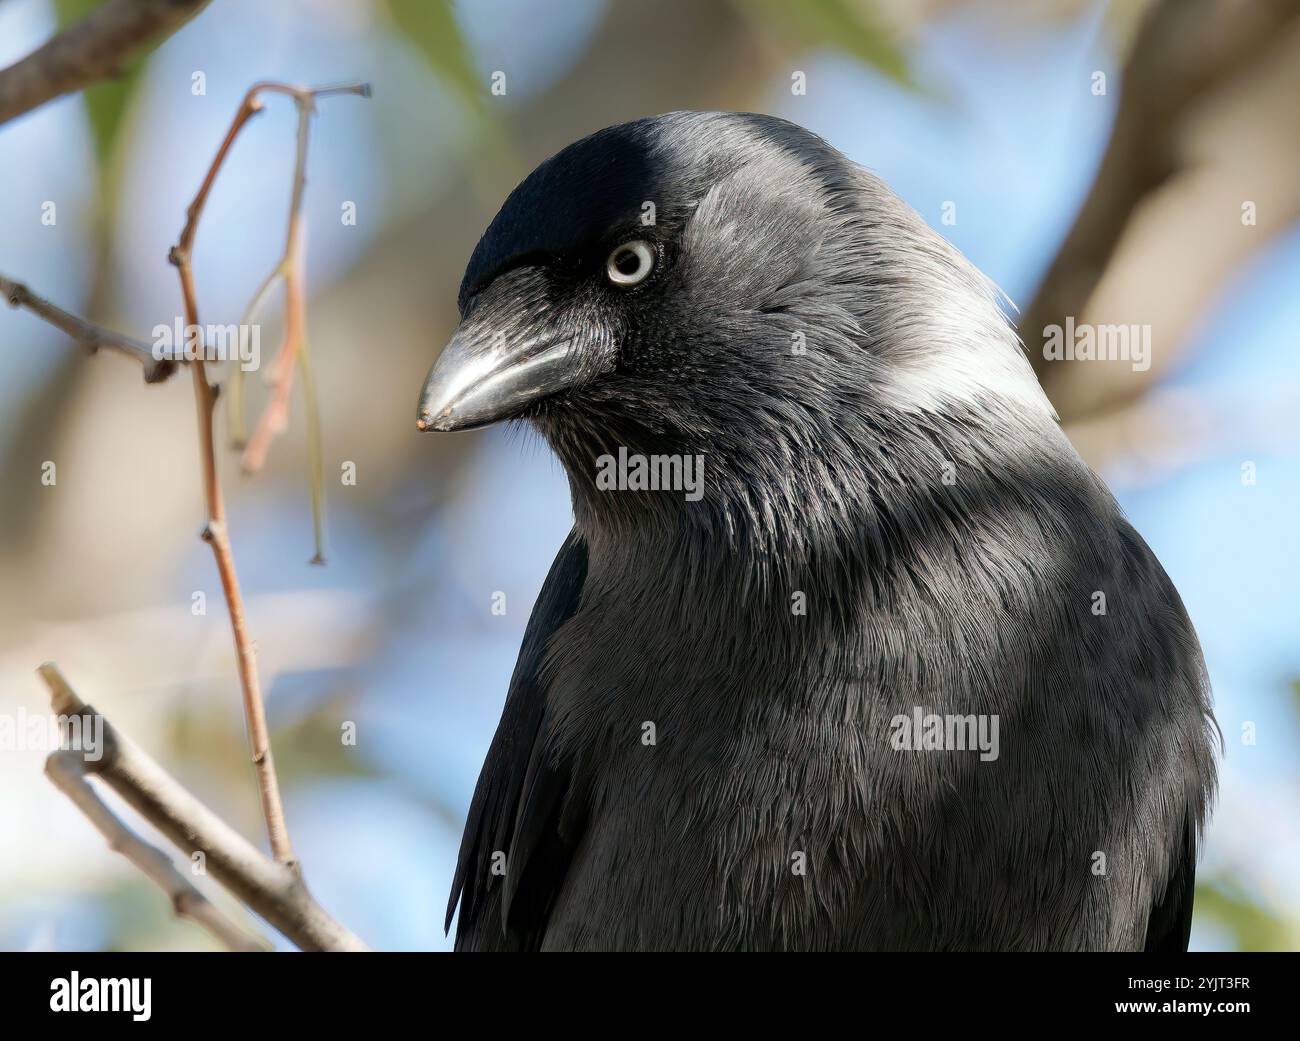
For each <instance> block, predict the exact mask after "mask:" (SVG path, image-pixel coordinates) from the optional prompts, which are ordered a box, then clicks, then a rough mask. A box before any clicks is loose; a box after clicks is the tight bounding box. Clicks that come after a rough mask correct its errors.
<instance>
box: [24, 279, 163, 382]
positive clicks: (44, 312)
mask: <svg viewBox="0 0 1300 1041" xmlns="http://www.w3.org/2000/svg"><path fill="white" fill-rule="evenodd" d="M0 295H2V296H4V298H5V299H6V300H7V301H8V302H9V306H10V307H23V308H26V309H27V310H28V311H31V312H32V314H34V315H36V316H37V317H38V318H42V319H44V320H45V321H47V322H49V323H50V324H51V325H52V326H54V327H55V328H57V329H62V330H63V331H64V332H65V333H67V334H68V335H69V336H71V337H72V338H73V339H74V340H76V341H77V342H78V343H80V344H81V345H82V346H83V347H85V348H86V349H87V350H88V351H90V352H91V353H92V354H93V353H94V352H95V351H97V350H99V348H101V347H108V348H110V349H112V350H115V351H120V352H121V353H122V354H125V355H126V356H127V357H128V358H132V359H134V360H135V361H138V362H139V363H140V364H141V366H143V368H144V381H145V382H146V383H161V382H162V381H163V380H165V379H166V378H167V377H168V376H170V375H171V374H172V373H173V372H175V371H176V363H175V362H174V361H172V360H169V359H165V358H162V359H160V358H155V357H154V354H153V350H152V349H151V348H150V347H149V345H148V344H145V343H141V342H140V341H139V340H133V339H131V337H129V336H123V335H122V334H121V333H115V332H113V330H111V329H105V328H103V327H102V326H98V325H92V324H91V323H90V322H87V321H86V320H85V319H84V318H78V317H77V316H76V315H74V314H69V313H68V312H67V311H65V310H63V309H62V308H61V307H56V306H55V305H54V304H52V303H50V302H49V301H48V300H46V299H44V298H42V297H39V296H37V295H36V294H35V293H33V292H32V291H31V290H30V289H28V288H27V287H26V286H25V285H23V284H22V283H21V282H14V281H12V280H10V279H8V278H5V277H4V276H3V275H0Z"/></svg>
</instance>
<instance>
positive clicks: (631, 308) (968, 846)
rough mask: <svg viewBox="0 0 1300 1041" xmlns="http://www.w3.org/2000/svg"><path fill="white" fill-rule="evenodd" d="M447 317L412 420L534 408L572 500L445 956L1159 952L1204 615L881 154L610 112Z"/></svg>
mask: <svg viewBox="0 0 1300 1041" xmlns="http://www.w3.org/2000/svg"><path fill="white" fill-rule="evenodd" d="M459 308H460V315H461V321H460V325H459V327H458V329H457V330H456V333H455V336H454V337H453V339H452V340H451V342H450V343H449V344H448V345H447V347H446V348H445V350H444V351H443V353H442V355H441V357H440V358H439V359H438V360H437V362H436V364H435V365H434V367H433V370H432V372H431V373H430V374H429V377H428V380H427V382H426V384H425V386H424V390H423V394H422V396H421V399H420V404H419V418H418V425H419V426H420V427H421V428H422V429H433V430H461V429H466V428H470V427H477V426H481V425H484V424H488V423H492V422H496V421H498V420H503V419H523V420H526V421H527V422H529V423H531V424H532V426H533V427H535V428H536V429H537V430H538V431H539V432H540V433H541V435H542V436H543V437H544V438H545V440H546V441H547V442H548V443H549V444H550V446H551V448H552V449H553V450H554V452H555V454H556V455H557V456H558V457H559V459H560V460H561V462H562V463H563V466H564V469H565V471H566V473H567V476H568V480H569V485H570V488H571V493H572V499H573V512H574V527H573V531H572V533H571V534H570V535H569V537H568V539H567V540H566V541H565V543H564V545H563V547H562V548H561V549H560V552H559V556H558V557H557V558H556V560H555V563H554V565H553V567H552V568H551V571H550V574H549V575H548V576H547V579H546V582H545V585H544V586H543V588H542V591H541V593H540V595H539V597H538V600H537V603H536V606H535V608H534V611H533V614H532V617H531V619H530V621H529V623H528V627H527V631H526V633H525V636H524V641H523V647H522V649H521V651H520V654H519V659H518V664H517V665H516V667H515V671H514V676H513V678H512V679H511V681H510V689H509V692H508V694H507V697H506V703H505V709H504V712H503V713H502V717H501V722H500V725H499V727H498V729H497V731H496V736H495V738H494V739H493V741H492V745H491V748H490V750H489V751H488V754H487V760H486V762H485V763H484V766H483V770H482V774H481V776H480V777H479V781H478V787H477V789H476V791H475V793H474V798H473V803H472V805H471V807H470V810H469V819H468V822H467V824H466V827H465V834H464V839H463V841H462V843H461V848H460V858H459V863H458V864H457V867H456V873H455V879H454V882H453V886H452V892H451V900H450V903H449V906H448V911H447V923H448V927H450V924H451V921H452V917H453V915H454V913H455V910H456V907H457V904H458V903H459V908H460V916H459V923H458V927H457V933H456V946H457V947H458V948H460V949H551V950H554V949H601V950H615V949H683V950H686V949H690V950H698V949H708V950H726V949H795V950H822V949H885V950H913V949H928V950H934V949H939V950H1047V949H1069V950H1078V949H1091V950H1099V949H1105V950H1141V949H1143V948H1145V949H1148V950H1152V949H1184V948H1185V947H1186V944H1187V937H1188V931H1189V924H1190V919H1191V907H1192V890H1193V875H1194V872H1195V861H1196V847H1197V837H1198V834H1199V833H1200V830H1201V827H1202V825H1203V823H1204V820H1205V816H1206V812H1207V806H1208V804H1209V802H1210V801H1211V799H1212V797H1213V791H1214V787H1215V758H1214V742H1213V740H1212V733H1213V730H1214V723H1213V718H1212V716H1211V708H1210V693H1209V687H1208V682H1207V679H1206V674H1205V669H1204V665H1203V662H1202V658H1201V652H1200V648H1199V646H1198V643H1197V639H1196V635H1195V633H1194V631H1193V629H1192V626H1191V623H1190V622H1189V620H1188V617H1187V614H1186V612H1185V611H1184V609H1183V606H1182V603H1181V602H1180V600H1179V597H1178V593H1177V592H1176V591H1175V589H1174V587H1173V585H1172V584H1171V583H1170V580H1169V578H1168V577H1167V576H1166V574H1165V572H1164V571H1163V569H1162V568H1161V566H1160V564H1159V563H1158V562H1157V561H1156V559H1155V557H1154V555H1153V554H1152V552H1151V550H1150V549H1149V548H1148V547H1147V545H1146V543H1145V542H1143V540H1142V538H1141V537H1140V536H1139V535H1138V534H1137V533H1136V532H1135V531H1134V529H1133V528H1132V527H1131V526H1130V525H1129V524H1128V522H1127V521H1126V520H1125V519H1124V517H1123V516H1122V515H1121V513H1120V510H1119V508H1118V506H1117V505H1116V503H1115V500H1114V499H1113V498H1112V496H1111V495H1110V493H1109V492H1108V491H1107V489H1106V488H1105V486H1104V485H1103V484H1102V483H1101V481H1100V479H1099V478H1097V477H1096V476H1095V475H1094V474H1093V473H1092V471H1091V470H1089V468H1088V467H1087V466H1086V465H1085V464H1084V463H1083V461H1082V460H1081V459H1080V458H1079V456H1078V455H1077V454H1076V453H1075V451H1074V449H1073V448H1072V447H1071V445H1070V444H1069V442H1068V441H1067V439H1066V438H1065V436H1064V435H1063V434H1062V432H1061V430H1060V428H1059V426H1058V423H1057V421H1056V416H1055V414H1054V412H1053V410H1052V408H1051V406H1050V405H1049V403H1048V401H1047V399H1046V398H1045V396H1044V395H1043V393H1042V391H1041V390H1040V388H1039V385H1038V383H1037V381H1036V379H1035V377H1034V374H1033V371H1032V369H1031V368H1030V366H1029V364H1028V363H1027V361H1026V357H1025V354H1024V351H1023V348H1022V346H1021V344H1020V342H1019V340H1018V339H1017V336H1016V334H1015V332H1014V330H1013V328H1012V327H1011V325H1010V324H1009V323H1008V321H1007V319H1006V316H1005V314H1004V311H1003V309H1002V307H1001V303H1000V298H999V295H998V292H997V290H996V289H995V288H994V287H993V286H992V285H991V283H990V282H989V281H988V280H987V279H986V278H985V277H984V276H983V275H981V274H980V272H979V271H977V270H976V269H975V268H974V266H973V265H971V264H970V263H969V262H968V261H967V260H966V259H965V258H964V257H963V256H962V255H961V254H960V253H959V252H958V251H957V250H956V249H955V248H953V247H952V246H951V245H949V244H948V242H947V241H945V240H944V239H943V238H942V237H940V236H939V235H938V234H936V233H935V232H933V231H932V230H931V229H930V228H929V227H927V225H926V224H925V222H924V221H923V220H922V219H921V218H920V217H919V216H918V215H917V214H916V213H915V212H914V211H913V210H911V209H910V208H909V207H908V206H907V205H905V204H904V203H903V202H902V201H901V200H900V199H899V198H898V197H897V196H895V195H894V194H893V192H891V191H890V189H889V188H887V187H886V186H885V184H884V183H882V182H881V181H880V180H879V179H878V178H876V177H875V176H873V175H872V174H870V173H868V172H866V171H865V170H863V169H862V168H860V167H858V166H857V165H855V164H853V163H852V162H850V161H849V160H848V159H846V158H845V157H844V156H843V155H841V154H840V153H839V152H838V151H836V150H835V149H834V148H832V147H831V146H830V145H829V144H827V143H826V142H825V141H823V140H821V139H820V138H819V137H817V136H816V135H814V134H812V133H810V132H808V131H806V130H804V129H802V128H801V127H798V126H796V125H794V124H792V123H789V122H786V121H784V120H781V119H776V118H773V117H770V116H764V115H753V114H736V113H717V112H675V113H671V114H669V115H664V116H658V117H655V118H649V119H640V120H637V121H635V122H631V123H626V124H623V125H619V126H615V127H610V128H608V129H605V130H602V131H600V132H598V133H595V134H593V135H591V136H590V137H587V138H585V139H583V140H581V141H579V142H577V143H576V144H573V145H571V146H569V147H568V148H565V149H564V150H563V151H561V152H559V153H558V154H557V155H555V156H554V157H552V158H551V159H549V160H547V161H546V162H544V163H543V164H542V165H541V166H539V167H538V168H537V169H536V170H535V171H534V172H533V173H532V174H530V175H529V176H528V178H527V179H526V180H524V181H523V183H522V184H520V185H519V186H518V187H517V188H516V189H515V190H514V192H513V193H512V194H511V195H510V197H509V198H508V199H507V200H506V202H505V204H504V206H503V207H502V208H501V211H500V213H498V214H497V216H496V218H495V219H494V220H493V221H492V223H491V226H490V227H489V228H488V229H487V231H486V233H485V234H484V235H483V237H482V239H481V241H480V242H479V243H478V246H477V248H476V249H475V250H474V253H473V255H472V257H471V258H470V261H469V266H468V268H467V270H466V272H465V277H464V281H463V283H462V284H461V287H460V294H459ZM688 480H694V481H695V482H696V485H697V491H698V492H700V493H701V494H695V495H692V494H690V491H689V489H688V488H687V487H686V485H687V483H688Z"/></svg>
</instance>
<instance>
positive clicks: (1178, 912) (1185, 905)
mask: <svg viewBox="0 0 1300 1041" xmlns="http://www.w3.org/2000/svg"><path fill="white" fill-rule="evenodd" d="M1195 890H1196V825H1195V824H1193V823H1192V821H1191V820H1190V819H1189V820H1188V822H1187V827H1186V830H1185V831H1184V832H1183V843H1182V849H1181V850H1180V852H1179V854H1178V857H1177V859H1176V860H1175V861H1174V869H1173V873H1172V874H1171V875H1170V876H1169V884H1168V885H1167V886H1166V887H1165V892H1164V895H1163V896H1161V898H1160V899H1159V900H1158V901H1157V902H1156V905H1155V906H1154V907H1153V908H1151V917H1150V918H1148V919H1147V937H1146V943H1145V944H1143V950H1145V951H1162V952H1167V951H1185V950H1187V941H1188V938H1189V937H1190V936H1191V933H1192V898H1193V896H1194V895H1195Z"/></svg>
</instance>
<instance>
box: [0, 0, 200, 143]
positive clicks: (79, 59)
mask: <svg viewBox="0 0 1300 1041" xmlns="http://www.w3.org/2000/svg"><path fill="white" fill-rule="evenodd" d="M207 4H208V0H107V2H106V3H104V4H103V5H102V6H101V7H99V8H97V9H96V10H94V11H92V12H91V13H90V14H89V15H87V16H86V17H85V18H83V19H82V20H81V21H79V22H78V23H77V24H76V25H73V26H71V27H69V28H68V29H65V30H64V31H63V32H61V33H59V34H58V35H57V36H55V37H54V38H53V39H51V40H49V41H48V42H47V43H45V44H44V45H43V46H42V47H40V48H38V49H37V50H35V51H33V52H32V53H31V54H29V55H27V57H25V58H23V59H22V60H21V61H18V62H15V63H14V64H13V65H10V66H9V67H8V68H7V69H0V123H5V122H7V121H8V120H10V119H13V118H14V117H15V116H20V115H22V114H23V113H24V112H29V111H31V110H32V109H34V108H36V107H37V106H39V105H43V104H45V102H47V101H51V100H53V99H54V98H57V97H59V96H60V95H63V94H70V93H72V92H73V91H77V90H82V89H83V88H85V87H89V86H90V85H91V84H93V83H97V82H99V81H100V80H105V79H110V78H112V77H114V76H117V75H119V74H120V73H121V72H122V70H123V68H125V66H126V64H127V62H128V61H129V60H130V59H131V58H132V57H133V56H134V55H135V54H137V53H138V52H139V51H141V50H142V49H144V48H145V47H147V46H149V45H151V44H153V43H154V42H155V41H156V40H158V39H159V38H161V37H166V36H170V35H171V34H172V33H174V32H175V31H176V30H177V29H179V28H180V27H181V26H182V25H184V24H185V23H186V22H188V21H189V20H190V19H191V18H193V17H194V16H195V15H196V14H198V13H199V12H200V11H201V10H203V8H204V7H206V6H207Z"/></svg>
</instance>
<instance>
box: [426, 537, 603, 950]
mask: <svg viewBox="0 0 1300 1041" xmlns="http://www.w3.org/2000/svg"><path fill="white" fill-rule="evenodd" d="M586 577H587V546H586V543H584V542H583V541H582V539H581V538H580V537H579V535H578V533H577V532H576V531H573V532H570V534H569V537H568V538H567V539H566V540H565V542H564V545H563V547H561V549H560V552H559V555H558V556H557V557H556V558H555V563H554V564H552V565H551V571H550V574H548V575H547V576H546V581H545V583H543V585H542V591H541V593H540V594H539V595H538V598H537V603H536V605H535V606H534V608H533V615H532V617H531V618H530V619H529V621H528V629H527V630H526V631H525V633H524V642H523V646H522V647H520V649H519V660H518V661H517V662H516V664H515V671H514V675H513V676H512V677H511V679H510V690H509V692H508V693H507V695H506V704H505V709H504V710H503V711H502V713H501V722H500V723H499V724H498V725H497V732H496V736H495V737H493V739H492V746H491V748H490V749H489V750H488V754H487V759H486V760H485V761H484V763H483V771H482V773H480V774H479V779H478V786H477V787H476V788H475V789H474V800H473V802H472V803H471V804H470V809H469V817H468V819H467V821H466V823H465V834H464V837H463V838H462V839H461V843H460V858H459V860H458V862H457V864H456V876H455V879H454V880H453V881H452V886H451V899H450V901H449V902H448V904H447V921H446V927H447V928H450V927H451V920H452V916H453V914H454V913H455V910H456V904H457V901H459V902H460V920H459V924H458V926H457V929H456V946H457V947H458V948H461V947H474V948H478V947H530V946H535V945H536V943H537V942H538V941H539V940H540V936H541V933H542V932H543V931H544V926H545V919H546V916H547V914H548V913H549V911H550V907H551V904H552V902H553V901H554V898H555V895H556V893H557V892H558V890H559V886H560V883H561V882H562V881H563V879H564V874H565V871H566V869H567V866H568V860H569V856H570V854H571V852H572V848H573V845H574V842H575V840H576V832H577V830H578V829H579V827H580V824H579V823H578V822H577V821H575V820H573V819H572V814H571V813H566V804H567V803H568V802H569V800H568V794H569V791H570V780H571V777H570V771H569V766H568V764H567V763H565V762H563V761H557V760H555V759H554V758H553V757H552V756H551V755H550V754H549V752H550V750H549V749H548V747H547V744H548V742H547V735H548V733H549V730H550V727H549V722H550V717H549V715H548V712H547V706H546V688H545V682H544V679H543V677H542V675H541V666H542V662H543V659H544V656H545V653H546V648H547V644H548V643H549V642H550V639H551V636H552V635H554V633H555V631H556V630H557V629H559V627H560V626H561V625H563V624H564V623H565V621H567V620H568V619H569V618H570V617H571V616H572V615H573V613H574V612H575V611H576V610H577V608H578V602H579V599H580V598H581V595H582V587H583V583H584V582H585V580H586ZM496 854H504V855H505V863H504V865H502V864H501V863H500V860H501V858H500V857H499V856H498V857H495V860H496V862H494V855H496ZM503 866H504V870H505V873H504V875H503V874H502V867H503Z"/></svg>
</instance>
